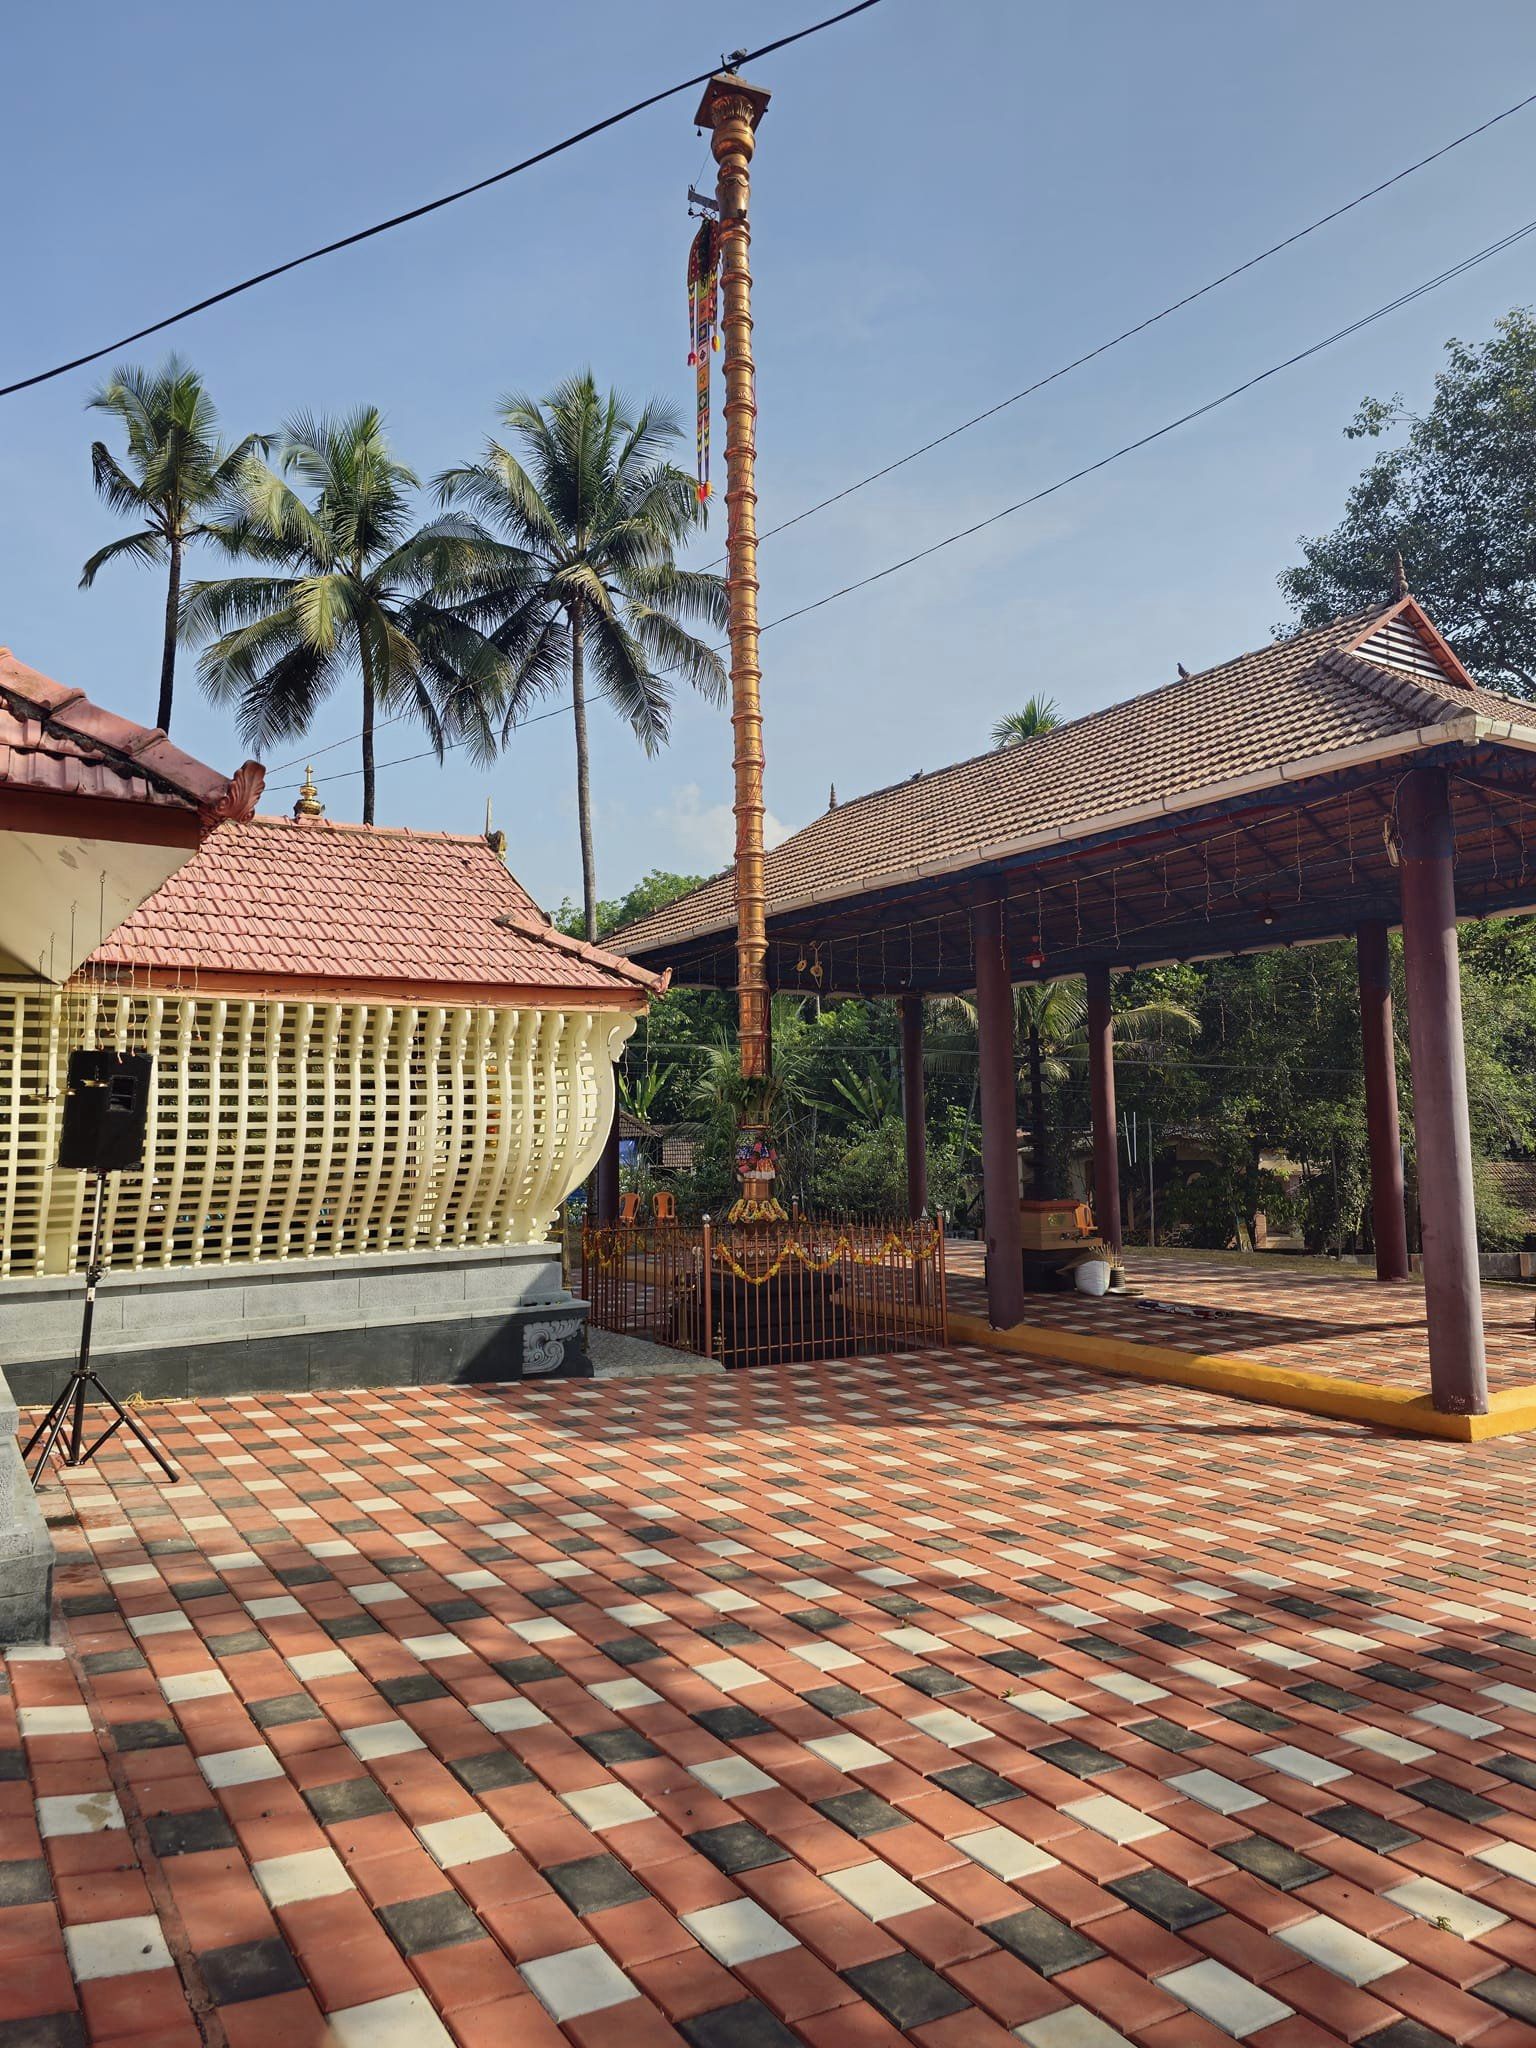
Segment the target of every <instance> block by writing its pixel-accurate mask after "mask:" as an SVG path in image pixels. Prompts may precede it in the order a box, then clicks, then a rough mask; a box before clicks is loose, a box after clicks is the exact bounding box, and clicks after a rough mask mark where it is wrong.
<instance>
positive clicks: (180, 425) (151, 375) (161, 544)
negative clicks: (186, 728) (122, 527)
mask: <svg viewBox="0 0 1536 2048" xmlns="http://www.w3.org/2000/svg"><path fill="white" fill-rule="evenodd" d="M86 404H87V407H88V408H89V409H90V410H92V411H95V412H105V413H110V414H111V415H112V417H113V418H114V419H115V420H117V421H119V422H120V423H121V425H122V427H123V431H124V433H125V434H126V435H127V440H128V451H127V467H126V468H125V467H124V466H123V464H122V463H120V462H119V461H118V459H117V457H116V456H115V455H114V454H113V453H112V451H111V449H110V448H108V446H107V444H106V442H105V441H93V442H92V443H91V478H92V481H93V482H94V483H95V485H96V490H97V494H98V495H99V496H100V497H102V498H104V499H105V500H106V502H107V504H108V505H110V506H111V508H112V510H113V511H114V512H117V513H120V514H121V515H122V516H123V518H125V519H132V520H135V521H137V522H140V523H139V524H137V525H136V527H135V530H134V531H133V532H132V533H125V534H124V535H123V537H122V538H121V540H114V541H109V542H108V543H107V545H106V546H105V547H104V548H98V549H97V551H96V553H95V554H94V555H92V556H91V558H90V560H89V561H88V562H87V563H86V565H85V567H84V568H83V569H82V570H81V572H80V588H81V589H82V590H88V589H89V588H90V586H91V585H92V584H93V583H94V582H95V581H96V572H97V571H98V570H99V569H101V568H103V567H104V566H105V564H106V563H108V562H114V561H122V560H127V561H134V562H153V563H155V564H157V565H158V564H160V563H164V564H165V567H166V580H165V632H164V637H163V639H162V641H161V648H160V701H159V706H158V708H157V710H156V712H155V723H156V724H157V725H158V726H159V728H160V730H161V731H162V732H169V731H170V729H171V705H172V700H173V698H174V696H175V692H176V637H177V623H178V620H179V618H180V613H181V576H182V562H183V559H184V557H185V554H186V549H187V546H188V543H189V542H192V541H195V540H200V539H202V538H204V537H205V536H207V535H209V534H210V533H211V532H213V531H214V528H213V526H212V524H211V523H210V520H209V517H208V515H209V514H210V513H212V512H213V511H215V510H216V509H217V508H218V507H219V505H220V504H221V503H222V501H223V500H224V498H225V497H226V496H227V494H228V493H229V491H230V489H231V487H232V486H233V485H234V484H235V483H236V481H237V480H238V478H239V476H240V474H241V472H242V471H243V470H244V468H245V465H246V463H247V462H248V461H249V460H250V459H251V457H252V456H253V455H255V454H256V453H257V452H258V451H261V450H265V448H266V445H267V442H266V437H265V436H264V435H261V434H248V435H247V436H246V437H245V439H244V440H243V441H240V442H237V443H236V445H235V446H234V447H233V448H226V447H225V446H224V444H223V442H222V441H221V440H220V439H219V416H218V414H217V412H216V411H215V410H214V405H213V400H212V399H211V398H210V397H209V396H208V393H207V391H206V390H205V389H204V386H203V380H202V378H201V377H200V376H199V375H198V374H197V372H196V370H194V369H192V368H191V366H190V365H189V364H187V363H184V362H183V361H182V360H181V358H180V357H179V356H175V355H171V356H167V357H166V359H165V361H164V362H163V363H162V364H161V365H160V367H159V369H158V370H144V369H140V368H139V367H138V366H137V365H135V364H131V363H129V364H124V365H123V367H122V368H121V369H117V370H114V371H113V372H112V375H111V376H110V377H109V378H108V379H107V381H106V383H105V384H103V385H102V386H101V388H100V389H99V390H98V391H96V392H94V393H93V394H92V396H91V397H90V398H89V399H87V401H86Z"/></svg>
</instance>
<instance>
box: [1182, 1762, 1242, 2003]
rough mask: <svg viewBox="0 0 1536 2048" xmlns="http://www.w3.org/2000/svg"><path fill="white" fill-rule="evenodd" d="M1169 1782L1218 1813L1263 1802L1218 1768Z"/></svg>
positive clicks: (1183, 1776) (1185, 1774)
mask: <svg viewBox="0 0 1536 2048" xmlns="http://www.w3.org/2000/svg"><path fill="white" fill-rule="evenodd" d="M1167 1782H1168V1784H1170V1785H1171V1786H1172V1787H1173V1789H1174V1790H1175V1791H1176V1792H1182V1793H1183V1794H1184V1797H1185V1798H1186V1799H1193V1800H1195V1801H1196V1802H1197V1803H1198V1804H1199V1805H1201V1806H1209V1807H1210V1808H1212V1810H1213V1811H1214V1812H1216V1813H1246V1812H1247V1811H1248V1809H1249V1807H1250V1806H1262V1805H1263V1804H1264V1801H1263V1799H1262V1798H1261V1797H1260V1795H1259V1794H1258V1793H1257V1792H1250V1791H1249V1790H1248V1788H1247V1786H1246V1785H1239V1784H1236V1783H1235V1782H1234V1781H1233V1780H1232V1779H1231V1778H1224V1777H1222V1775H1221V1773H1220V1772H1219V1771H1185V1772H1183V1773H1182V1774H1181V1775H1180V1776H1179V1777H1177V1778H1169V1779H1168V1780H1167ZM1191 1967H1192V1968H1193V1967H1197V1966H1196V1965H1191Z"/></svg>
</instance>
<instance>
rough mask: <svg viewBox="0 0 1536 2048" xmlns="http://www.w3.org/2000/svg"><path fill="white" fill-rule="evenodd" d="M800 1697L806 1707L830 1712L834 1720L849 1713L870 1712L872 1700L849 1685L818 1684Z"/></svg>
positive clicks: (872, 1709)
mask: <svg viewBox="0 0 1536 2048" xmlns="http://www.w3.org/2000/svg"><path fill="white" fill-rule="evenodd" d="M801 1698H802V1699H803V1700H804V1701H805V1703H806V1705H807V1706H808V1707H814V1708H815V1709H816V1711H817V1712H818V1713H820V1714H830V1715H831V1716H832V1717H833V1719H834V1720H837V1721H845V1720H847V1719H848V1717H849V1715H851V1714H872V1713H873V1712H874V1711H875V1703H874V1701H873V1700H867V1699H865V1697H864V1695H863V1693H861V1692H855V1691H854V1689H853V1687H852V1686H851V1685H818V1686H815V1687H813V1688H812V1690H811V1691H810V1692H807V1693H802V1694H801Z"/></svg>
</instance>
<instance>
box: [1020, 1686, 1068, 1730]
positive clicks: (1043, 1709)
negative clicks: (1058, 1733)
mask: <svg viewBox="0 0 1536 2048" xmlns="http://www.w3.org/2000/svg"><path fill="white" fill-rule="evenodd" d="M1005 1698H1006V1701H1007V1704H1008V1705H1009V1706H1010V1707H1017V1708H1018V1710H1019V1712H1020V1713H1021V1714H1028V1715H1029V1716H1030V1717H1031V1718H1032V1719H1033V1720H1036V1721H1044V1722H1046V1723H1047V1725H1048V1726H1051V1727H1054V1726H1055V1724H1056V1723H1057V1722H1058V1721H1081V1720H1082V1719H1083V1718H1084V1710H1083V1708H1081V1707H1074V1706H1073V1704H1072V1702H1071V1701H1070V1700H1063V1699H1058V1698H1057V1696H1056V1694H1055V1693H1053V1692H1042V1691H1040V1690H1039V1689H1038V1687H1031V1688H1030V1689H1029V1690H1027V1691H1025V1692H1010V1693H1008V1694H1006V1695H1005Z"/></svg>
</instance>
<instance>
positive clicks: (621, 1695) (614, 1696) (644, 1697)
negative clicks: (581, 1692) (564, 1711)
mask: <svg viewBox="0 0 1536 2048" xmlns="http://www.w3.org/2000/svg"><path fill="white" fill-rule="evenodd" d="M761 1675H762V1674H761V1673H760V1672H759V1673H755V1674H754V1676H757V1677H761ZM588 1690H589V1691H590V1692H591V1694H592V1697H593V1699H595V1700H601V1702H602V1703H603V1705H604V1706H605V1707H611V1708H612V1709H613V1711H614V1712H615V1713H622V1712H623V1711H624V1709H625V1708H626V1707H628V1708H634V1707H654V1706H657V1705H659V1703H660V1701H661V1694H660V1693H659V1692H652V1690H651V1688H650V1687H649V1686H648V1685H645V1684H642V1682H641V1681H640V1680H639V1679H638V1678H612V1679H608V1680H607V1681H605V1683H603V1684H602V1685H594V1686H590V1687H589V1688H588Z"/></svg>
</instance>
